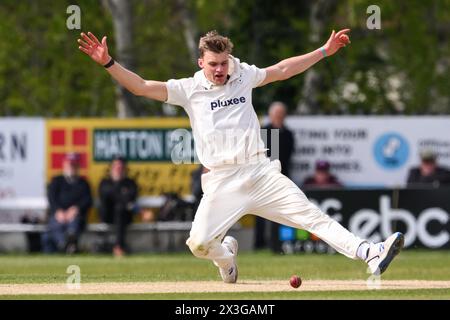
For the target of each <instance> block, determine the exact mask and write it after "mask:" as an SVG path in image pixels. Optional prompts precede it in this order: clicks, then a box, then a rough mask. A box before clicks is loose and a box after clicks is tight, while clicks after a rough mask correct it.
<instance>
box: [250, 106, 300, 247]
mask: <svg viewBox="0 0 450 320" xmlns="http://www.w3.org/2000/svg"><path fill="white" fill-rule="evenodd" d="M286 114H287V108H286V105H285V104H284V103H282V102H279V101H275V102H273V103H272V104H271V105H270V107H269V119H270V123H269V124H268V125H266V126H265V127H263V129H266V130H267V142H266V147H267V149H268V151H267V156H268V157H271V159H273V158H274V156H275V154H272V141H271V140H272V139H271V137H272V135H274V133H273V132H272V130H279V131H278V139H277V140H278V147H279V148H278V152H279V154H278V156H279V160H280V163H281V173H282V174H284V175H285V176H287V177H289V173H290V172H289V170H290V166H291V157H292V154H293V152H294V135H293V134H292V132H291V131H290V130H289V129H288V128H287V127H286V125H285V123H284V120H285V118H286ZM274 137H276V135H274ZM255 223H256V225H255V248H256V249H262V248H265V247H266V246H267V245H266V240H265V239H266V237H265V232H266V225H268V226H269V228H270V248H271V250H272V251H274V252H281V242H280V241H279V238H278V229H279V224H278V223H275V222H272V221H268V220H266V219H264V218H261V217H258V216H257V217H256V222H255Z"/></svg>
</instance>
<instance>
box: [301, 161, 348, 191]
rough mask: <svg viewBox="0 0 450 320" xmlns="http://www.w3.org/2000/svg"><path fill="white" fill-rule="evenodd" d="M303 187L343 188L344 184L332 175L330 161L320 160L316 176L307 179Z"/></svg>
mask: <svg viewBox="0 0 450 320" xmlns="http://www.w3.org/2000/svg"><path fill="white" fill-rule="evenodd" d="M303 187H305V188H307V187H313V188H334V187H342V184H341V183H340V182H339V180H338V179H337V178H336V177H335V176H334V175H332V174H331V173H330V163H329V162H328V161H324V160H319V161H317V162H316V167H315V172H314V175H312V176H310V177H307V178H306V179H305V181H304V182H303Z"/></svg>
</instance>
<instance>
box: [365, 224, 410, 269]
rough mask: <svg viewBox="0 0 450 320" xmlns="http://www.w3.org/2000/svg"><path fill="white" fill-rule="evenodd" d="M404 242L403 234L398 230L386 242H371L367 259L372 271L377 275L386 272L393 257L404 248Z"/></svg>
mask: <svg viewBox="0 0 450 320" xmlns="http://www.w3.org/2000/svg"><path fill="white" fill-rule="evenodd" d="M404 242H405V237H404V236H403V234H402V233H400V232H396V233H394V234H393V235H391V236H390V237H389V238H387V239H386V240H385V241H384V242H379V243H375V244H371V245H370V248H369V252H368V254H367V259H366V260H365V261H366V263H367V264H368V265H369V269H370V272H372V274H376V275H380V274H382V273H383V272H385V271H386V269H387V267H388V266H389V264H390V263H391V262H392V259H394V258H395V256H396V255H397V254H399V252H400V250H402V248H403V245H404Z"/></svg>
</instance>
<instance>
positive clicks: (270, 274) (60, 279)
mask: <svg viewBox="0 0 450 320" xmlns="http://www.w3.org/2000/svg"><path fill="white" fill-rule="evenodd" d="M238 263H239V280H285V281H286V284H288V281H289V277H290V276H291V275H292V274H298V275H300V276H301V277H302V279H303V281H307V280H347V279H348V280H365V279H367V277H368V274H367V273H366V267H365V264H364V263H363V262H362V261H354V260H351V259H348V258H346V257H344V256H342V255H338V254H336V255H319V254H297V255H291V256H282V255H273V254H271V253H269V252H266V251H263V252H258V253H244V252H243V253H240V254H239V257H238ZM70 265H77V266H79V267H80V270H81V282H82V283H88V282H153V281H196V280H198V281H200V280H201V281H205V280H206V281H211V280H212V281H219V280H220V278H219V275H218V271H217V268H216V267H214V266H213V265H212V263H211V262H210V261H207V260H201V259H198V258H195V257H193V256H192V255H191V254H189V253H177V254H164V255H161V254H146V255H132V256H128V257H126V258H123V259H114V258H113V257H110V256H107V255H103V256H101V255H95V256H93V255H76V256H44V255H3V256H0V284H25V283H55V284H59V283H60V284H65V283H66V279H67V277H68V276H69V275H68V274H67V273H66V270H67V267H68V266H70ZM382 280H446V281H449V280H450V251H422V250H420V251H416V250H414V251H411V250H406V251H404V252H402V253H401V254H400V255H399V256H398V257H397V258H396V259H395V260H394V262H393V263H392V264H391V266H390V268H389V269H388V271H387V272H386V273H385V274H384V275H383V277H382ZM0 299H450V289H420V290H419V289H417V290H416V289H414V290H413V289H411V290H365V291H319V292H302V291H301V288H299V289H298V290H297V291H286V292H232V293H221V292H218V293H165V294H161V293H159V294H154V293H152V294H105V295H103V294H102V295H95V294H94V295H50V294H49V295H15V296H11V295H0Z"/></svg>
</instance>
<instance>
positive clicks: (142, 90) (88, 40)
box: [78, 32, 167, 102]
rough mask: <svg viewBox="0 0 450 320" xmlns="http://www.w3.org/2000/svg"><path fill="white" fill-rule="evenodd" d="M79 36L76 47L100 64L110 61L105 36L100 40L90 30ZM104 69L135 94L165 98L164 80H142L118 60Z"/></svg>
mask: <svg viewBox="0 0 450 320" xmlns="http://www.w3.org/2000/svg"><path fill="white" fill-rule="evenodd" d="M81 37H82V39H78V43H79V44H80V46H79V47H78V48H79V49H80V50H81V51H83V52H84V53H85V54H87V55H88V56H89V57H91V59H92V60H94V61H95V62H97V63H98V64H101V65H102V66H104V65H105V64H107V63H108V62H109V61H111V56H110V55H109V53H108V45H107V44H106V37H103V39H102V42H100V41H99V40H98V39H97V37H96V36H95V35H94V34H92V33H91V32H88V34H85V33H81ZM106 70H107V71H108V72H109V74H110V75H111V76H112V77H113V78H114V79H116V81H117V82H119V83H120V84H121V85H122V86H124V87H125V88H127V89H128V90H129V91H130V92H132V93H133V94H135V95H138V96H144V97H147V98H150V99H154V100H159V101H163V102H164V101H166V100H167V87H166V83H165V82H161V81H152V80H144V79H142V78H141V77H140V76H138V75H137V74H135V73H134V72H131V71H130V70H127V69H125V68H124V67H122V66H121V65H120V64H119V63H118V62H115V63H114V64H113V65H112V66H111V67H108V68H107V69H106Z"/></svg>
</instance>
